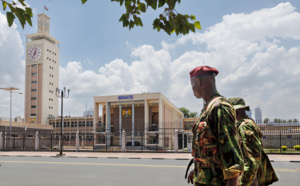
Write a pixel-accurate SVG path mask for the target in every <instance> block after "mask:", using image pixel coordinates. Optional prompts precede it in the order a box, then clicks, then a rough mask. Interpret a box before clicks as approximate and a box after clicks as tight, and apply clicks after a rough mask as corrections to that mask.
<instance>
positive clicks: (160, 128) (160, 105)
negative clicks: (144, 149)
mask: <svg viewBox="0 0 300 186" xmlns="http://www.w3.org/2000/svg"><path fill="white" fill-rule="evenodd" d="M163 127H164V105H163V100H162V98H161V97H160V98H159V101H158V132H159V134H158V144H159V147H163V140H164V139H163V130H164V128H163Z"/></svg>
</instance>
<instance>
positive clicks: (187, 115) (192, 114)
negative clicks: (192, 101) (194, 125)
mask: <svg viewBox="0 0 300 186" xmlns="http://www.w3.org/2000/svg"><path fill="white" fill-rule="evenodd" d="M179 110H180V111H181V112H182V113H183V115H184V117H185V118H196V117H197V112H190V111H189V109H187V108H185V107H181V108H179Z"/></svg>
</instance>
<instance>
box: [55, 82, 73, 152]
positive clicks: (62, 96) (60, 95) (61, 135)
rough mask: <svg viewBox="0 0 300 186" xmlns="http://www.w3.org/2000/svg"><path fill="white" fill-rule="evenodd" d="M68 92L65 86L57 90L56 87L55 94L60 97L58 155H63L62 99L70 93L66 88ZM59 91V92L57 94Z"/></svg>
mask: <svg viewBox="0 0 300 186" xmlns="http://www.w3.org/2000/svg"><path fill="white" fill-rule="evenodd" d="M67 91H68V92H67V93H66V87H64V89H62V90H59V88H56V96H57V97H58V98H61V108H60V109H61V116H60V118H61V121H60V123H61V126H60V153H59V154H57V155H58V156H63V153H62V150H63V143H62V140H63V110H64V109H63V108H64V107H63V102H64V101H63V100H64V98H65V99H67V98H68V97H69V93H70V89H68V90H67ZM59 93H60V94H59Z"/></svg>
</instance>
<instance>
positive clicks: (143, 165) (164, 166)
mask: <svg viewBox="0 0 300 186" xmlns="http://www.w3.org/2000/svg"><path fill="white" fill-rule="evenodd" d="M0 162H1V163H28V164H59V165H97V166H124V167H126V166H127V167H161V168H186V166H178V165H147V164H112V163H79V162H41V161H0ZM275 171H278V172H300V169H286V168H275Z"/></svg>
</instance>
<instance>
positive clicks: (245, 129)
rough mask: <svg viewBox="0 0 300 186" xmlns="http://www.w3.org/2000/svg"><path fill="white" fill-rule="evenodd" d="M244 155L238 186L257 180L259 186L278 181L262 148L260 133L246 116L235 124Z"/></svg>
mask: <svg viewBox="0 0 300 186" xmlns="http://www.w3.org/2000/svg"><path fill="white" fill-rule="evenodd" d="M237 127H238V132H239V135H240V137H241V141H242V144H241V147H242V150H243V153H244V162H245V165H244V171H245V172H244V173H243V175H242V176H241V177H240V185H245V186H247V185H251V184H252V182H253V181H254V180H255V178H256V177H257V178H258V182H259V185H269V184H271V183H273V182H275V181H278V178H277V176H276V173H275V171H274V169H273V167H272V165H271V163H270V161H269V158H268V156H267V155H266V154H265V152H264V151H263V148H262V133H261V132H260V129H259V128H258V126H257V125H256V124H255V122H254V121H253V120H252V119H249V118H248V117H247V116H245V117H244V118H242V119H241V120H240V121H238V122H237Z"/></svg>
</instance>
